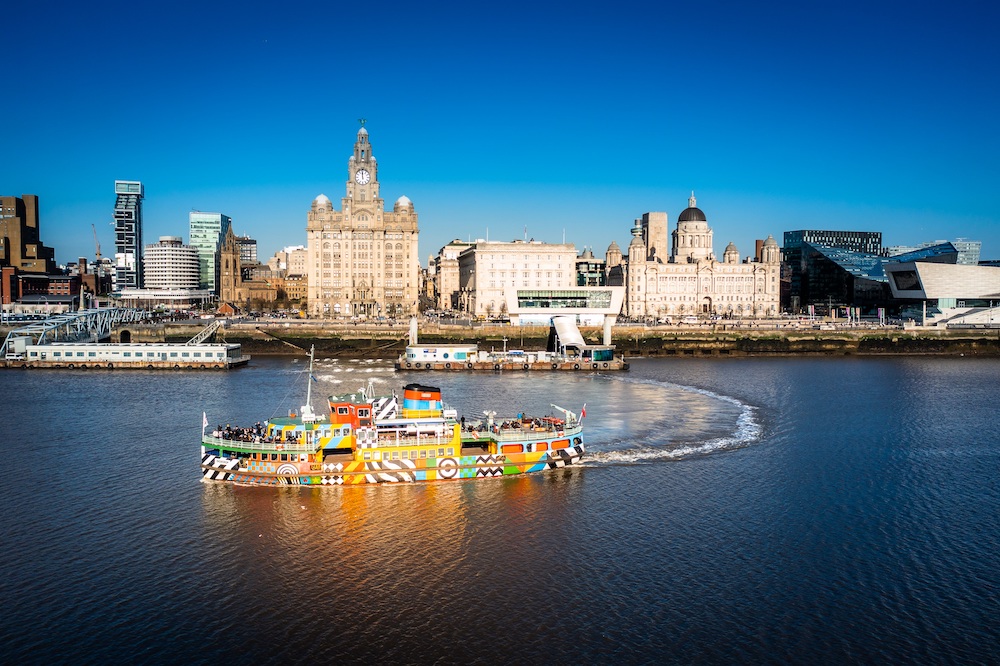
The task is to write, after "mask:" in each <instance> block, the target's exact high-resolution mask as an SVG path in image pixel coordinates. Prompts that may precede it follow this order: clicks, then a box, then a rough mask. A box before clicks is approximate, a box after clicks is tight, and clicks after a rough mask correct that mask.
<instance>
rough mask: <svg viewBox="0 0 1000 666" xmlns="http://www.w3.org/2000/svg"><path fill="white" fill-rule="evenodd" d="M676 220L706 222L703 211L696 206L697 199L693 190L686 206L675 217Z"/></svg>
mask: <svg viewBox="0 0 1000 666" xmlns="http://www.w3.org/2000/svg"><path fill="white" fill-rule="evenodd" d="M677 221H678V222H708V218H706V217H705V213H703V212H702V210H701V209H700V208H698V201H697V200H696V199H695V198H694V192H692V193H691V197H690V198H689V199H688V207H687V208H686V209H684V210H682V211H681V214H680V216H679V217H678V218H677Z"/></svg>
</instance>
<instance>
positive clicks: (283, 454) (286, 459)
mask: <svg viewBox="0 0 1000 666" xmlns="http://www.w3.org/2000/svg"><path fill="white" fill-rule="evenodd" d="M281 462H288V454H287V453H282V454H281Z"/></svg>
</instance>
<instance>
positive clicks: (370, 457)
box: [364, 451, 372, 460]
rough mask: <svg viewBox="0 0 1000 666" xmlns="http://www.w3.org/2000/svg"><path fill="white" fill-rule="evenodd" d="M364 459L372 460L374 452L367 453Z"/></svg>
mask: <svg viewBox="0 0 1000 666" xmlns="http://www.w3.org/2000/svg"><path fill="white" fill-rule="evenodd" d="M364 458H365V460H371V459H372V452H371V451H365V455H364Z"/></svg>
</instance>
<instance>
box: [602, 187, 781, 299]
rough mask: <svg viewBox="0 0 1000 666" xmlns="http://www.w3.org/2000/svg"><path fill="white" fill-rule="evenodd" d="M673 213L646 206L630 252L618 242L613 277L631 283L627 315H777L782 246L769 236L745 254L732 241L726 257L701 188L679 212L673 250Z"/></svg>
mask: <svg viewBox="0 0 1000 666" xmlns="http://www.w3.org/2000/svg"><path fill="white" fill-rule="evenodd" d="M667 223H668V219H667V214H666V213H646V214H644V215H643V216H642V217H641V218H639V219H637V220H636V221H635V224H634V225H633V228H632V241H631V243H630V244H629V247H628V252H627V254H623V253H622V251H621V249H620V248H619V246H618V245H617V243H614V242H612V243H611V245H610V246H609V247H608V251H607V258H606V262H607V272H608V282H607V283H608V284H609V285H614V286H624V287H625V288H626V292H625V301H624V306H623V307H624V314H626V315H628V316H630V317H641V318H647V317H648V318H654V317H655V318H668V317H671V316H681V315H698V314H706V315H707V314H716V315H724V316H730V317H751V316H773V315H776V314H777V313H778V310H779V304H780V302H779V298H780V274H781V252H780V250H779V248H778V243H777V241H775V240H774V238H773V237H771V236H768V237H767V239H766V240H764V241H763V242H762V243H761V244H760V250H759V251H758V256H757V257H755V258H754V259H752V260H751V259H747V260H746V261H743V262H741V261H740V255H739V251H738V250H737V248H736V246H735V245H734V244H733V243H729V244H728V245H727V246H726V249H725V251H724V252H723V258H722V261H719V260H717V259H716V256H715V253H714V249H713V231H712V228H711V227H710V226H709V225H708V219H707V218H706V216H705V213H704V212H703V211H702V210H701V209H700V208H698V206H697V201H696V199H695V196H694V193H692V194H691V198H690V199H689V200H688V208H687V209H685V210H683V211H682V212H681V213H680V215H679V216H678V218H677V226H676V228H675V229H674V231H673V232H672V233H671V234H670V249H669V252H668V250H667Z"/></svg>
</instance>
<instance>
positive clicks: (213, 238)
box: [188, 211, 233, 295]
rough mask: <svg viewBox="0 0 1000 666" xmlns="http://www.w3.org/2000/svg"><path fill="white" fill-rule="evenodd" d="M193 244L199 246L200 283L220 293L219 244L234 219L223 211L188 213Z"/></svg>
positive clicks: (211, 290)
mask: <svg viewBox="0 0 1000 666" xmlns="http://www.w3.org/2000/svg"><path fill="white" fill-rule="evenodd" d="M188 224H189V226H190V236H191V245H193V246H194V247H196V248H198V264H199V280H198V281H199V285H200V288H201V289H205V290H207V291H210V292H212V293H214V294H217V295H218V294H219V264H218V257H219V246H220V245H221V243H222V239H223V238H225V237H226V234H227V233H228V232H229V230H230V229H231V228H232V226H233V219H232V218H231V217H229V216H228V215H223V214H222V213H202V212H200V211H192V212H191V213H188Z"/></svg>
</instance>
